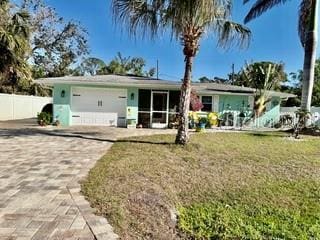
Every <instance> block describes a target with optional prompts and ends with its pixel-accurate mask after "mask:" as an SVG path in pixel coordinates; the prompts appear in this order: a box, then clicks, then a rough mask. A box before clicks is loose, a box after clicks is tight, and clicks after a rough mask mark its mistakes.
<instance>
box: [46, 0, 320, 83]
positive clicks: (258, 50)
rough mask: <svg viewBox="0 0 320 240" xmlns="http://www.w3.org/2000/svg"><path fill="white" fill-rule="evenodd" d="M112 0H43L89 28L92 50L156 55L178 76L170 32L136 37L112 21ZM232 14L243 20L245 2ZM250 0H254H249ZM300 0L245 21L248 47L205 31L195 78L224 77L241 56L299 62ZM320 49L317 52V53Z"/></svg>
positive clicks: (177, 51) (150, 58)
mask: <svg viewBox="0 0 320 240" xmlns="http://www.w3.org/2000/svg"><path fill="white" fill-rule="evenodd" d="M110 2H111V0H68V1H65V0H47V3H48V4H49V5H51V6H53V7H55V8H56V10H57V11H58V13H59V14H60V15H61V16H63V17H64V18H65V19H73V20H78V21H80V22H81V23H82V25H83V26H84V27H85V28H86V29H87V30H88V32H89V45H90V49H91V54H90V55H91V56H94V57H98V58H101V59H103V60H105V61H106V62H108V61H110V60H111V59H112V58H113V57H114V56H115V55H116V53H117V52H121V53H122V54H123V55H124V56H139V57H143V58H144V59H146V61H147V67H154V66H155V65H156V61H157V59H159V68H160V77H161V78H163V79H169V80H178V79H181V78H182V76H183V70H184V61H183V60H184V58H183V55H182V49H181V46H180V45H179V43H178V42H177V41H175V40H172V41H171V40H170V38H168V37H161V38H159V39H156V40H153V41H151V40H148V39H145V40H134V39H131V38H130V37H128V35H127V34H126V32H125V31H121V28H120V26H115V25H114V24H113V20H112V14H111V11H110ZM234 2H235V5H234V9H233V19H234V20H235V21H238V22H242V21H243V18H244V16H245V14H246V12H247V11H248V9H249V7H250V4H249V5H248V6H243V5H242V0H236V1H234ZM253 2H254V1H253ZM299 2H300V1H299V0H292V1H288V3H287V4H286V5H282V6H279V7H277V8H275V9H273V10H271V11H269V12H268V13H266V14H264V15H263V16H262V17H260V18H258V19H256V20H254V21H253V22H251V23H249V24H248V27H249V28H250V29H251V31H252V41H251V43H250V46H249V48H248V49H246V50H239V49H237V48H232V49H230V50H227V51H225V50H222V49H219V48H217V47H216V41H215V38H214V36H212V35H207V36H206V37H205V38H204V39H203V41H202V42H201V48H200V52H199V54H198V56H197V58H196V60H195V65H194V69H193V70H194V71H193V79H194V80H196V79H198V78H199V77H201V76H208V77H214V76H218V77H226V76H227V74H228V73H230V72H231V66H232V64H233V63H234V64H235V69H236V71H238V70H239V69H240V68H241V67H242V66H243V65H244V62H245V61H249V62H250V61H276V62H279V61H282V62H284V63H285V66H286V71H287V72H288V73H289V72H295V71H297V70H298V69H301V68H302V65H303V49H302V47H301V45H300V42H299V39H298V34H297V18H298V13H297V11H298V6H299ZM319 52H320V51H319V50H318V56H319Z"/></svg>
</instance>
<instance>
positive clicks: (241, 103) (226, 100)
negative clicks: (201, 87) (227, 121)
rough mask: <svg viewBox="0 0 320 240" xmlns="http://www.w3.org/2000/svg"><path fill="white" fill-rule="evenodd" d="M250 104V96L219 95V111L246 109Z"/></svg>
mask: <svg viewBox="0 0 320 240" xmlns="http://www.w3.org/2000/svg"><path fill="white" fill-rule="evenodd" d="M248 104H249V102H248V96H241V95H219V112H223V111H224V110H232V111H241V110H246V109H247V106H248Z"/></svg>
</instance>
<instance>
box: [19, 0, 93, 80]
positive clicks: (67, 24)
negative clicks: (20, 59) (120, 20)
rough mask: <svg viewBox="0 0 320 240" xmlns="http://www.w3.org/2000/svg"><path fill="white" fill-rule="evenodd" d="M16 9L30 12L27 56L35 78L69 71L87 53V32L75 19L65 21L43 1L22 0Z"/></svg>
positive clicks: (65, 73)
mask: <svg viewBox="0 0 320 240" xmlns="http://www.w3.org/2000/svg"><path fill="white" fill-rule="evenodd" d="M19 8H20V9H22V10H24V11H27V12H29V13H30V16H31V19H30V28H31V30H32V31H31V39H30V44H31V46H32V51H31V54H30V55H29V56H28V59H29V61H30V62H32V63H33V68H34V70H33V73H34V77H35V78H39V77H40V78H41V77H59V76H64V75H68V74H70V73H71V66H72V64H74V63H75V62H76V61H77V60H78V59H79V58H80V57H82V56H84V55H86V54H87V53H88V51H89V50H88V44H87V32H86V30H85V29H84V28H83V27H82V26H81V25H80V23H78V22H75V21H65V20H64V19H63V18H62V17H61V16H59V15H58V13H57V12H56V10H55V9H54V8H53V7H51V6H49V5H47V4H46V3H45V1H43V0H23V1H22V3H21V5H20V6H19Z"/></svg>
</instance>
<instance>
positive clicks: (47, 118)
mask: <svg viewBox="0 0 320 240" xmlns="http://www.w3.org/2000/svg"><path fill="white" fill-rule="evenodd" d="M51 123H52V114H51V113H47V112H41V113H38V124H39V125H41V126H46V125H49V124H51Z"/></svg>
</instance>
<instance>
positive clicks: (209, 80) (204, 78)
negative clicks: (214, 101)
mask: <svg viewBox="0 0 320 240" xmlns="http://www.w3.org/2000/svg"><path fill="white" fill-rule="evenodd" d="M199 82H201V83H210V82H212V80H211V79H210V78H208V77H206V76H203V77H201V78H199Z"/></svg>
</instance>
